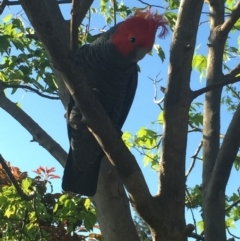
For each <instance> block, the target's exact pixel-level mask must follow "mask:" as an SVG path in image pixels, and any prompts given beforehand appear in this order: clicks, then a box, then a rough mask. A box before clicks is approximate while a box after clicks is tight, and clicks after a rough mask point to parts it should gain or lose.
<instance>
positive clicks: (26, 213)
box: [19, 209, 28, 241]
mask: <svg viewBox="0 0 240 241" xmlns="http://www.w3.org/2000/svg"><path fill="white" fill-rule="evenodd" d="M27 217H28V209H26V211H25V216H24V220H23V222H22V227H21V231H20V237H19V241H21V240H22V235H23V232H24V228H25V226H26V223H27Z"/></svg>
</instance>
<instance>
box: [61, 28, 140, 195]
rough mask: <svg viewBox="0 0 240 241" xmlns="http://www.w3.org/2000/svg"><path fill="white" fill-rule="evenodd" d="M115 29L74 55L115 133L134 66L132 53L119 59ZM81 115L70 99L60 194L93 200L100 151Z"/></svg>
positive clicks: (133, 83)
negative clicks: (115, 41) (112, 40)
mask: <svg viewBox="0 0 240 241" xmlns="http://www.w3.org/2000/svg"><path fill="white" fill-rule="evenodd" d="M116 28H117V26H115V27H113V28H112V29H110V30H109V31H108V32H106V33H104V34H103V35H102V36H101V37H99V38H98V39H97V40H96V41H95V42H93V43H92V44H89V45H84V46H83V47H81V48H80V49H79V50H78V52H77V53H76V59H75V60H76V64H77V65H81V66H82V67H83V69H84V71H85V74H86V76H87V78H88V80H89V81H88V84H89V86H90V88H91V89H93V91H94V93H95V94H96V96H97V97H98V99H99V101H100V103H101V104H102V106H103V107H104V110H105V111H106V113H107V114H108V116H109V117H110V119H111V121H112V122H113V124H114V126H115V127H116V129H117V130H118V131H120V130H121V128H122V125H123V124H124V121H125V119H126V117H127V115H128V112H129V109H130V107H131V104H132V101H133V98H134V95H135V91H136V87H137V79H138V76H137V74H138V73H137V64H136V63H135V62H132V60H133V59H134V58H135V56H134V53H132V54H130V55H129V56H122V55H121V54H120V53H119V52H118V51H117V49H116V48H115V46H114V45H113V43H112V42H111V36H112V34H114V32H115V30H116ZM81 119H82V115H81V113H80V111H79V110H78V108H77V107H76V106H75V104H74V101H73V99H71V102H70V104H69V109H68V132H69V139H70V152H69V156H68V160H67V164H66V167H65V171H64V176H63V184H62V187H63V190H65V191H72V192H75V193H79V194H82V195H88V196H92V195H94V194H95V192H96V188H97V179H98V173H99V168H100V163H101V159H102V157H103V156H104V154H103V151H102V149H101V148H100V146H99V145H98V143H97V141H96V140H95V139H94V137H93V135H92V134H91V133H90V132H89V131H88V129H87V127H86V126H85V125H84V123H83V122H82V121H81Z"/></svg>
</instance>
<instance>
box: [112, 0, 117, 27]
mask: <svg viewBox="0 0 240 241" xmlns="http://www.w3.org/2000/svg"><path fill="white" fill-rule="evenodd" d="M112 4H113V18H114V26H115V25H116V24H117V3H116V0H112Z"/></svg>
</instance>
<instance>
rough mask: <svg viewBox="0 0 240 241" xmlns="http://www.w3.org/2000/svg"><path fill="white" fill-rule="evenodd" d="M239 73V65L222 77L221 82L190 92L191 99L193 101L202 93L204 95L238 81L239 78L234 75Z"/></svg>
mask: <svg viewBox="0 0 240 241" xmlns="http://www.w3.org/2000/svg"><path fill="white" fill-rule="evenodd" d="M239 73H240V64H238V65H237V66H236V67H235V68H234V69H233V70H232V71H230V72H229V73H228V74H226V75H225V76H224V77H223V80H222V81H220V82H218V83H215V84H212V85H209V86H206V87H204V88H202V89H199V90H195V91H193V92H192V99H195V98H196V97H198V96H199V95H202V94H203V93H206V92H208V91H211V90H215V89H218V88H221V87H223V86H225V85H228V84H233V83H236V82H238V81H240V76H237V77H236V75H237V74H239Z"/></svg>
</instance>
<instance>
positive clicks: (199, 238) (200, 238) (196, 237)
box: [188, 233, 204, 241]
mask: <svg viewBox="0 0 240 241" xmlns="http://www.w3.org/2000/svg"><path fill="white" fill-rule="evenodd" d="M188 237H191V238H195V239H196V240H203V241H204V237H203V236H201V235H199V234H196V233H191V234H189V235H188Z"/></svg>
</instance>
